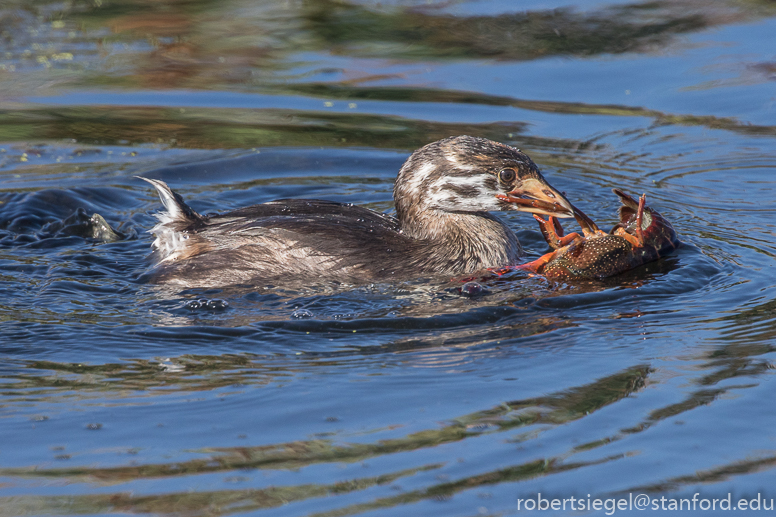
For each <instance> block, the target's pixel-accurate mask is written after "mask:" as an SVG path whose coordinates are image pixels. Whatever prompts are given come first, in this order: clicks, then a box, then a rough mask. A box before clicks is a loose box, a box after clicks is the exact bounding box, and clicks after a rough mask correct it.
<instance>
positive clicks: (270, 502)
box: [0, 465, 440, 517]
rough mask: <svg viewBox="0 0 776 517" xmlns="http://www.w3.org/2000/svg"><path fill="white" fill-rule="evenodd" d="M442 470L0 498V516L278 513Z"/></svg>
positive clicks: (416, 470)
mask: <svg viewBox="0 0 776 517" xmlns="http://www.w3.org/2000/svg"><path fill="white" fill-rule="evenodd" d="M439 467H440V465H426V466H423V467H421V468H416V469H407V470H403V471H400V472H395V473H392V474H386V475H382V476H376V477H373V478H359V479H358V480H354V481H344V482H340V483H334V484H331V485H323V484H309V485H297V486H289V487H270V488H265V489H260V490H256V489H249V490H221V491H211V492H206V491H188V492H175V493H171V494H162V495H148V496H135V495H132V494H128V493H117V494H107V495H86V496H84V495H81V496H64V497H57V496H53V497H52V496H49V497H46V496H32V497H13V498H8V499H5V500H4V498H0V516H1V517H5V516H9V517H10V516H14V515H30V514H39V513H46V514H53V515H57V514H91V513H101V512H108V511H110V512H130V513H152V514H154V515H159V514H174V515H192V516H194V515H203V516H216V515H228V514H232V513H238V512H239V513H242V512H247V511H251V510H260V509H267V508H277V507H279V506H283V505H286V504H288V503H291V502H295V501H304V500H306V499H312V498H316V497H331V496H334V495H338V494H346V493H349V492H354V491H357V490H366V489H368V488H370V487H374V486H379V485H387V484H390V483H393V482H395V481H397V480H399V479H401V478H404V477H408V476H412V475H415V474H417V473H419V472H423V471H426V470H433V469H435V468H439Z"/></svg>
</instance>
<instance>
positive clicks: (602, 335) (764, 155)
mask: <svg viewBox="0 0 776 517" xmlns="http://www.w3.org/2000/svg"><path fill="white" fill-rule="evenodd" d="M0 33H1V34H2V38H0V58H2V62H1V63H0V84H1V85H2V88H0V180H1V181H2V184H1V186H0V189H1V190H0V336H1V337H2V340H1V342H0V418H1V419H2V420H0V421H1V422H2V425H0V516H11V515H14V516H15V515H115V514H139V515H159V516H173V515H174V516H221V515H284V516H285V515H289V516H290V515H295V516H296V515H299V516H301V515H316V516H323V515H326V516H335V515H336V516H341V515H397V516H398V515H401V516H407V515H445V516H458V515H460V516H471V515H515V514H517V513H519V512H518V510H517V504H516V503H517V499H518V498H531V497H534V498H535V497H536V494H537V492H541V493H542V494H544V495H545V496H547V495H549V496H552V497H570V496H575V497H587V495H588V494H591V495H592V497H601V498H606V497H621V496H624V497H626V498H627V495H628V493H633V494H636V493H644V494H648V495H649V496H650V497H657V498H659V497H661V496H666V497H676V498H679V497H682V498H685V497H688V498H689V497H692V494H694V493H696V492H699V493H701V494H702V495H703V496H704V497H709V498H712V497H726V496H727V494H728V493H732V494H733V498H734V500H735V499H737V498H739V497H747V498H752V497H756V496H757V494H758V493H759V494H761V495H762V497H764V498H771V497H774V498H776V493H774V490H773V479H774V477H773V473H774V470H773V468H774V466H776V448H775V447H774V438H776V435H775V434H774V431H773V430H774V429H776V411H775V410H774V409H773V407H774V406H773V404H772V392H773V389H774V385H771V384H769V383H770V382H774V379H772V378H771V377H770V375H772V372H773V366H772V363H773V360H774V357H776V354H774V348H773V343H774V340H775V339H776V321H775V320H774V308H776V280H774V279H775V278H776V269H775V268H774V258H775V256H776V246H774V244H773V241H774V237H776V220H774V217H773V215H772V214H773V213H774V210H775V209H776V202H775V201H774V200H775V199H776V175H775V174H774V173H775V172H776V105H775V104H774V102H775V98H774V79H776V57H774V54H773V48H776V47H774V43H776V38H774V36H773V35H774V34H776V7H774V6H773V5H772V4H771V3H768V2H759V1H745V2H732V1H730V2H726V1H721V2H716V3H714V4H713V5H709V4H708V3H706V2H698V1H693V0H679V1H675V2H646V3H634V2H631V1H611V2H609V3H602V2H593V1H589V2H588V1H580V2H577V3H573V2H556V3H546V2H528V3H524V4H521V5H520V7H519V9H516V8H515V7H514V6H513V4H512V3H510V2H504V1H498V0H483V1H474V0H472V1H456V2H425V1H423V2H415V1H395V2H394V1H392V2H380V3H377V2H369V1H363V2H345V1H341V2H333V1H324V0H309V1H289V2H247V1H240V0H230V1H226V2H224V1H220V2H214V1H207V0H190V1H185V2H184V1H175V0H165V1H153V2H151V1H147V0H133V1H123V2H114V1H111V0H102V1H97V2H68V3H49V2H46V1H32V2H30V1H25V2H21V1H13V0H12V1H9V2H6V3H4V4H3V6H2V7H0ZM458 134H470V135H476V136H483V137H488V138H492V139H495V140H498V141H501V142H505V143H509V144H511V145H515V146H517V147H520V148H521V149H523V150H524V151H525V152H527V153H528V154H529V155H530V156H531V157H532V158H533V159H534V161H536V162H537V163H538V164H539V165H540V167H541V168H542V170H543V172H544V174H545V176H546V177H547V178H548V180H549V181H550V182H551V183H552V184H553V185H554V186H556V187H557V188H559V189H561V190H563V191H566V192H567V193H568V195H569V197H570V198H571V199H572V200H573V201H574V202H575V204H577V205H579V206H580V208H582V209H583V210H585V212H587V213H589V214H590V215H591V216H593V217H594V218H595V219H596V220H597V221H598V222H599V223H600V224H601V225H602V226H603V227H610V226H611V225H612V224H613V223H614V222H615V220H616V205H617V202H616V198H615V197H614V196H613V195H612V194H611V192H610V189H611V188H613V187H618V188H622V189H623V190H625V191H627V192H631V193H634V194H638V193H642V192H646V193H647V196H648V200H649V203H650V205H651V206H653V207H654V208H656V209H657V210H659V211H660V212H661V213H662V214H663V215H664V216H665V217H667V218H668V219H669V220H670V221H671V222H672V223H673V224H674V227H675V228H676V230H677V232H678V234H679V235H680V238H681V240H682V241H683V242H684V246H682V247H681V248H680V249H679V250H677V251H676V252H675V253H673V254H672V255H670V256H668V257H665V258H664V259H662V260H660V261H658V262H655V263H652V264H648V265H646V266H644V267H641V268H639V269H637V270H634V271H630V272H627V273H625V274H623V275H621V276H619V277H616V278H612V279H608V280H606V281H601V282H587V283H572V284H565V283H553V282H548V281H546V280H544V279H541V278H536V277H530V276H528V275H526V274H524V273H521V272H516V273H512V274H509V275H505V276H504V277H502V278H499V279H497V280H490V281H488V282H484V284H483V285H484V287H485V288H486V291H485V293H484V294H483V295H480V296H476V297H467V296H462V295H461V294H460V292H459V290H458V289H457V287H460V284H459V283H457V282H455V281H452V280H450V279H439V278H420V279H417V280H415V281H411V282H405V283H397V284H376V285H368V286H357V287H351V288H338V289H330V288H314V287H309V288H294V289H291V288H288V287H284V286H257V287H255V288H234V289H224V290H186V291H180V290H176V289H170V288H164V287H159V286H155V285H151V284H148V283H145V282H144V281H143V277H142V275H143V273H144V272H145V271H146V269H147V267H148V264H149V262H148V254H149V251H150V243H151V240H152V238H151V236H150V235H149V234H148V233H147V230H148V229H150V228H151V227H152V226H153V225H154V222H155V219H154V217H153V213H154V212H155V211H157V210H159V208H160V203H159V200H158V198H157V197H156V195H155V193H154V192H153V191H152V189H150V188H149V187H148V185H147V184H145V183H144V182H142V181H140V180H137V179H136V178H135V177H134V176H136V175H143V176H148V177H154V178H160V179H163V180H164V181H167V182H168V183H169V184H170V185H171V186H172V187H173V188H175V189H176V190H177V191H178V192H180V193H181V194H182V195H183V196H184V198H186V199H187V200H189V202H190V203H191V205H192V206H193V208H195V209H196V210H197V211H200V212H205V213H206V212H214V211H220V210H228V209H232V208H237V207H240V206H245V205H248V204H253V203H261V202H265V201H270V200H273V199H277V198H282V197H308V198H323V199H331V200H336V201H343V202H351V203H357V204H360V205H364V206H368V207H370V208H373V209H375V210H379V211H390V210H392V200H391V192H392V184H393V179H394V177H395V174H396V172H397V171H398V169H399V167H400V166H401V164H402V162H403V161H404V159H406V157H407V156H408V155H409V153H410V152H411V151H412V150H414V149H416V148H418V147H420V146H422V145H424V144H426V143H428V142H430V141H433V140H436V139H439V138H444V137H447V136H450V135H458ZM79 208H81V209H83V210H84V211H85V214H87V215H91V214H92V213H95V212H96V213H99V214H101V215H102V216H104V217H105V219H106V220H107V221H108V222H109V223H110V224H112V225H113V226H114V227H115V228H116V229H117V230H119V231H120V232H122V233H123V234H125V235H126V238H125V239H122V240H119V241H116V242H100V241H98V240H94V239H86V238H83V237H79V236H73V235H66V234H65V233H66V232H65V233H63V232H59V233H57V231H53V230H52V228H56V225H57V224H59V223H60V222H61V221H62V220H64V219H65V218H67V217H69V216H71V215H72V214H73V213H74V212H75V211H76V210H78V209H79ZM501 215H502V216H503V218H504V219H505V220H506V221H508V223H509V224H510V225H511V226H512V227H514V228H515V230H516V231H517V233H518V235H519V237H520V240H521V242H522V243H523V246H524V247H525V248H526V250H528V254H529V256H528V258H531V259H532V258H536V257H538V256H539V255H540V254H542V253H544V252H545V251H546V245H545V244H544V243H543V240H542V238H541V235H540V233H539V232H538V229H537V228H536V226H535V223H534V221H533V220H532V219H531V218H530V217H529V216H527V215H525V214H513V213H510V214H501ZM214 300H215V301H216V302H214ZM222 301H224V302H225V303H223V302H222ZM769 386H770V387H769ZM561 513H563V512H561ZM567 513H568V514H573V515H578V514H580V513H579V512H567ZM592 513H596V512H592ZM618 513H634V514H638V512H637V511H636V510H633V511H632V512H627V511H626V512H618Z"/></svg>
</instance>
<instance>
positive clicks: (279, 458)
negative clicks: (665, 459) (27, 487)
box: [0, 363, 649, 483]
mask: <svg viewBox="0 0 776 517" xmlns="http://www.w3.org/2000/svg"><path fill="white" fill-rule="evenodd" d="M36 364H40V363H36ZM44 366H45V367H47V368H52V364H51V363H47V364H46V365H44ZM79 367H80V366H76V365H67V369H68V370H74V369H78V368H79ZM87 368H89V369H94V368H97V367H87ZM648 374H649V368H647V367H643V366H639V367H634V368H631V369H628V370H626V371H624V372H622V373H618V374H615V375H612V376H609V377H605V378H603V379H600V380H598V381H596V382H594V383H591V384H589V385H586V386H582V387H579V388H575V389H572V390H569V391H566V392H562V393H558V394H555V395H548V396H544V397H538V398H532V399H524V400H515V401H511V402H506V403H503V404H501V405H499V406H497V407H494V408H490V409H487V410H484V411H478V412H476V413H471V414H468V415H464V416H462V417H460V418H458V419H456V420H455V421H454V422H452V423H450V424H448V425H446V426H443V427H441V428H439V429H429V430H424V431H419V432H416V433H413V434H410V435H407V436H405V437H401V438H394V439H387V440H382V441H380V442H377V443H371V444H370V443H365V444H362V443H351V444H347V445H340V444H335V443H334V442H333V441H332V440H324V439H320V440H309V441H297V442H290V443H282V444H277V445H270V446H261V447H238V448H212V449H210V451H211V452H213V453H216V455H215V456H212V457H209V458H204V459H197V460H191V461H187V462H182V463H174V464H161V465H158V464H156V465H138V466H126V467H113V468H89V467H74V468H69V469H39V468H34V469H0V475H2V476H35V477H41V476H43V477H57V478H61V477H67V478H75V477H79V478H80V477H86V478H91V479H96V480H100V481H103V482H110V483H115V482H119V481H127V480H132V479H139V478H151V477H163V476H180V475H190V474H198V473H205V472H223V471H231V470H236V469H246V468H248V469H251V468H253V469H255V468H272V469H298V468H302V467H305V466H309V465H312V464H315V463H321V462H358V461H363V460H366V459H368V458H372V457H375V456H381V455H385V454H394V453H399V452H407V451H414V450H418V449H422V448H425V447H434V446H437V445H440V444H443V443H451V442H457V441H461V440H464V439H466V438H469V437H472V436H479V435H481V434H483V433H493V432H502V431H507V430H512V429H516V428H520V427H524V426H528V425H536V424H549V425H558V424H563V423H566V422H570V421H573V420H577V419H579V418H583V417H584V416H585V415H588V414H590V413H592V412H594V411H596V410H598V409H600V408H602V407H604V406H607V405H609V404H612V403H614V402H616V401H618V400H620V399H622V398H624V397H627V396H628V395H629V394H631V393H632V392H634V391H637V390H639V389H641V387H643V386H644V380H645V378H646V377H647V375H648ZM111 375H112V376H113V377H115V376H117V375H118V373H117V372H115V371H113V372H111ZM158 375H159V373H158V371H157V372H156V376H157V378H158ZM171 377H172V376H171ZM169 380H170V382H169V384H173V385H174V382H173V381H174V379H173V378H170V379H169ZM229 381H230V382H231V383H234V382H235V379H234V378H232V379H230V380H229ZM34 386H35V387H36V388H38V387H41V385H40V384H37V385H34ZM165 386H167V385H165ZM30 387H32V386H30ZM68 388H69V387H68ZM15 389H16V390H18V389H19V387H18V386H17V387H16V388H15ZM521 468H522V467H521Z"/></svg>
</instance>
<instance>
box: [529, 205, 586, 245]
mask: <svg viewBox="0 0 776 517" xmlns="http://www.w3.org/2000/svg"><path fill="white" fill-rule="evenodd" d="M534 219H536V220H537V221H538V222H539V229H540V230H541V232H542V236H543V237H544V240H545V241H547V244H548V245H549V246H550V248H552V249H554V250H557V249H558V248H562V247H564V246H568V245H569V244H571V243H572V242H575V241H577V240H582V237H581V236H580V235H579V234H578V233H570V234H568V235H563V227H562V226H561V224H560V221H558V218H557V217H553V216H549V217H548V218H547V220H546V221H545V220H544V219H542V218H541V217H540V216H538V215H536V214H534Z"/></svg>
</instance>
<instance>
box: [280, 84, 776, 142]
mask: <svg viewBox="0 0 776 517" xmlns="http://www.w3.org/2000/svg"><path fill="white" fill-rule="evenodd" d="M283 90H284V91H289V90H290V91H293V92H295V93H300V94H303V95H306V96H311V97H322V98H327V99H347V100H377V101H396V102H419V103H420V102H442V103H454V104H477V105H481V106H512V107H515V108H522V109H525V110H530V111H540V112H545V113H562V114H567V115H607V116H615V117H647V118H651V119H654V120H655V122H656V123H657V124H666V125H670V124H675V125H682V126H704V127H708V128H710V129H725V130H728V131H735V132H737V133H744V134H753V135H776V126H756V125H752V124H742V123H741V122H739V121H737V120H736V119H733V118H721V117H715V116H712V115H706V116H696V115H674V114H671V113H663V112H661V111H657V110H650V109H646V108H639V107H633V106H619V105H614V104H611V105H606V104H604V105H602V104H586V103H582V102H559V101H534V100H523V99H515V98H512V97H501V96H497V95H487V94H484V93H477V92H459V91H453V90H437V89H433V88H419V87H416V88H396V87H357V86H350V85H347V84H339V85H336V84H328V83H304V84H291V85H286V86H284V87H283Z"/></svg>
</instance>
